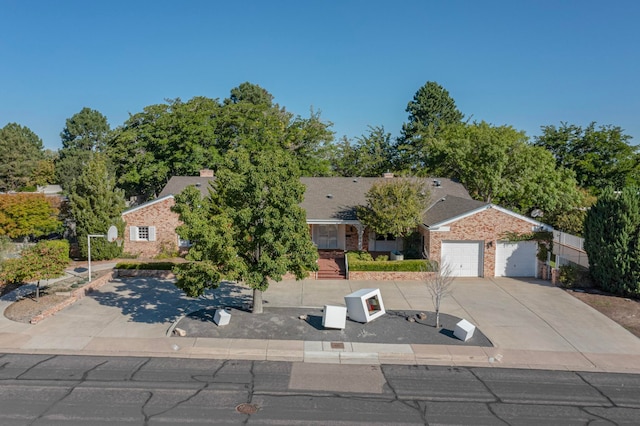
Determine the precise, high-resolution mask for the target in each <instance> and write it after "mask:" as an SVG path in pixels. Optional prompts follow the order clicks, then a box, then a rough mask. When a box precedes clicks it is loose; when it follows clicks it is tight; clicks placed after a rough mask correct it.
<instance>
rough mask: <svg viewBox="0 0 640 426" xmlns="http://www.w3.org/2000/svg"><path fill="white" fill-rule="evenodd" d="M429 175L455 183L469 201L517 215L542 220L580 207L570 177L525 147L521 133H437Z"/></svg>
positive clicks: (476, 127) (477, 126)
mask: <svg viewBox="0 0 640 426" xmlns="http://www.w3.org/2000/svg"><path fill="white" fill-rule="evenodd" d="M429 155H430V156H431V158H430V162H429V166H430V170H431V171H432V172H434V173H436V174H439V175H441V176H443V177H450V178H455V179H458V180H459V181H460V182H461V183H462V184H463V185H464V186H465V188H467V190H468V191H469V193H470V194H471V196H472V197H473V198H475V199H478V200H482V201H485V202H491V203H495V204H499V205H501V206H504V207H506V208H509V209H512V210H514V211H516V212H518V213H522V214H528V213H529V212H530V211H531V210H532V209H541V210H542V211H543V212H544V213H545V214H550V213H553V212H557V211H559V210H565V209H571V208H574V207H577V206H578V205H579V204H580V200H581V198H580V194H579V192H578V190H577V187H576V182H575V179H574V177H573V175H572V173H571V172H570V171H568V170H566V169H562V168H556V165H555V161H554V159H553V157H552V155H551V154H550V153H549V152H548V151H546V150H545V149H543V148H540V147H533V146H530V145H529V144H528V139H527V137H526V136H525V134H524V133H523V132H519V131H517V130H515V129H513V128H512V127H510V126H492V125H490V124H488V123H485V122H480V123H473V124H457V125H450V126H446V127H444V128H443V130H442V132H441V134H440V136H439V137H437V138H436V137H433V138H430V139H429Z"/></svg>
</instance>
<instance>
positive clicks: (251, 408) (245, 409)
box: [236, 402, 258, 414]
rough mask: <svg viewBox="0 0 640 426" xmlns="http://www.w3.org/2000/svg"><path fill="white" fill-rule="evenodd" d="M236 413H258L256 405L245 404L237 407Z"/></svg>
mask: <svg viewBox="0 0 640 426" xmlns="http://www.w3.org/2000/svg"><path fill="white" fill-rule="evenodd" d="M236 411H237V412H238V413H241V414H255V413H257V412H258V406H257V405H256V404H249V403H246V402H245V403H243V404H240V405H238V406H237V407H236Z"/></svg>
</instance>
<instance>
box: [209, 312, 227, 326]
mask: <svg viewBox="0 0 640 426" xmlns="http://www.w3.org/2000/svg"><path fill="white" fill-rule="evenodd" d="M229 321H231V314H230V313H229V312H227V311H225V310H224V309H216V313H215V314H214V315H213V322H215V323H216V325H217V326H221V325H227V324H229Z"/></svg>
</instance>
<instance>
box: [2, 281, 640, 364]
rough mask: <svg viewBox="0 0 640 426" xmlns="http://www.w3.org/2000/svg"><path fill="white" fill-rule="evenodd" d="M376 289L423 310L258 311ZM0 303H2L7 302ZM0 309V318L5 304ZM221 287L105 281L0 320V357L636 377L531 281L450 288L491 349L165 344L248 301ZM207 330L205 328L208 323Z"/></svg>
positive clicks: (452, 303)
mask: <svg viewBox="0 0 640 426" xmlns="http://www.w3.org/2000/svg"><path fill="white" fill-rule="evenodd" d="M361 288H380V290H381V293H382V297H383V301H384V303H385V307H386V308H387V309H389V310H424V311H431V310H432V309H433V308H432V305H431V300H430V298H429V295H428V292H427V289H426V287H425V286H424V284H422V283H419V282H415V281H343V280H340V281H314V280H305V281H300V282H296V281H286V282H280V283H272V285H271V286H270V288H269V290H267V291H266V292H265V294H264V299H265V302H266V303H265V306H266V307H305V306H306V307H321V306H324V305H325V304H336V305H344V300H343V296H344V295H346V294H349V293H351V292H353V291H355V290H358V289H361ZM7 296H8V297H7ZM7 296H5V297H4V298H3V299H2V300H0V312H1V311H4V309H5V307H6V306H8V304H10V303H11V295H7ZM250 298H251V293H250V291H249V290H248V289H246V288H243V287H241V286H238V285H233V284H232V285H227V286H225V287H222V288H221V289H218V290H215V291H214V292H211V293H208V294H207V295H205V296H204V297H201V298H198V299H192V298H188V297H186V296H184V295H183V294H182V293H181V292H180V291H179V290H177V289H176V288H175V286H174V285H173V283H172V282H171V281H170V280H162V279H152V278H145V279H140V278H127V279H117V280H114V281H112V282H110V283H108V284H107V285H105V286H104V287H102V288H101V289H100V290H99V291H97V292H94V293H93V294H91V296H89V297H85V298H84V299H82V300H80V301H79V302H77V303H75V304H74V305H72V306H70V307H68V308H66V309H65V310H63V311H61V312H59V313H58V314H56V315H55V316H53V317H50V318H48V319H46V320H44V321H42V322H41V323H38V324H36V325H29V324H21V323H15V322H13V321H10V320H8V319H6V318H5V317H4V316H3V315H2V316H1V317H0V351H1V352H12V353H54V354H85V355H113V356H116V355H117V356H159V357H194V358H224V359H258V360H273V361H300V362H321V363H358V364H382V363H385V364H386V363H395V364H430V365H451V366H485V367H486V366H490V367H511V368H539V369H561V370H565V369H566V370H580V371H614V372H629V373H638V374H640V339H638V338H636V337H635V336H633V335H632V334H631V333H629V332H628V331H626V330H624V329H623V328H622V327H620V326H619V325H617V324H615V323H614V322H613V321H611V320H610V319H608V318H607V317H605V316H604V315H602V314H600V313H599V312H597V311H595V310H593V309H592V308H590V307H589V306H587V305H584V304H583V303H582V302H580V301H578V300H577V299H575V298H573V297H572V296H570V295H569V294H567V293H565V292H564V291H563V290H561V289H558V288H555V287H552V286H550V285H548V284H547V283H546V282H543V281H539V280H515V279H507V278H501V279H470V278H467V279H458V280H456V283H455V285H454V291H453V294H452V296H451V297H450V298H448V299H445V301H444V306H443V312H446V313H447V314H451V315H454V316H457V317H460V318H465V319H467V320H469V321H471V322H472V323H474V324H475V325H476V326H477V327H478V328H479V329H480V330H481V331H482V332H483V333H484V334H485V335H486V336H487V337H488V338H489V339H490V340H491V341H492V342H493V344H494V345H495V347H493V348H487V347H479V346H470V345H466V344H465V345H424V344H410V343H408V344H383V343H358V342H341V343H342V344H341V345H340V344H338V345H336V344H332V343H335V342H330V341H302V340H274V339H232V338H224V339H220V338H199V337H189V336H187V337H168V336H171V334H170V331H171V329H172V326H173V325H174V324H175V322H176V321H177V320H178V319H180V318H181V317H182V316H183V315H185V314H187V313H189V312H193V311H196V310H198V309H203V308H206V307H208V306H211V305H220V306H225V305H230V304H232V303H234V304H235V303H236V302H238V301H241V302H248V301H250V300H251V299H250ZM210 326H213V327H215V325H213V324H211V325H210Z"/></svg>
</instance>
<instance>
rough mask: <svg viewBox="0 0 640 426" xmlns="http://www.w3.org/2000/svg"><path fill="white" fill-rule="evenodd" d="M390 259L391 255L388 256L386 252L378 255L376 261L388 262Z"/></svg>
mask: <svg viewBox="0 0 640 426" xmlns="http://www.w3.org/2000/svg"><path fill="white" fill-rule="evenodd" d="M388 260H389V256H387V255H386V254H382V255H380V256H378V257H376V259H375V261H376V262H386V261H388Z"/></svg>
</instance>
